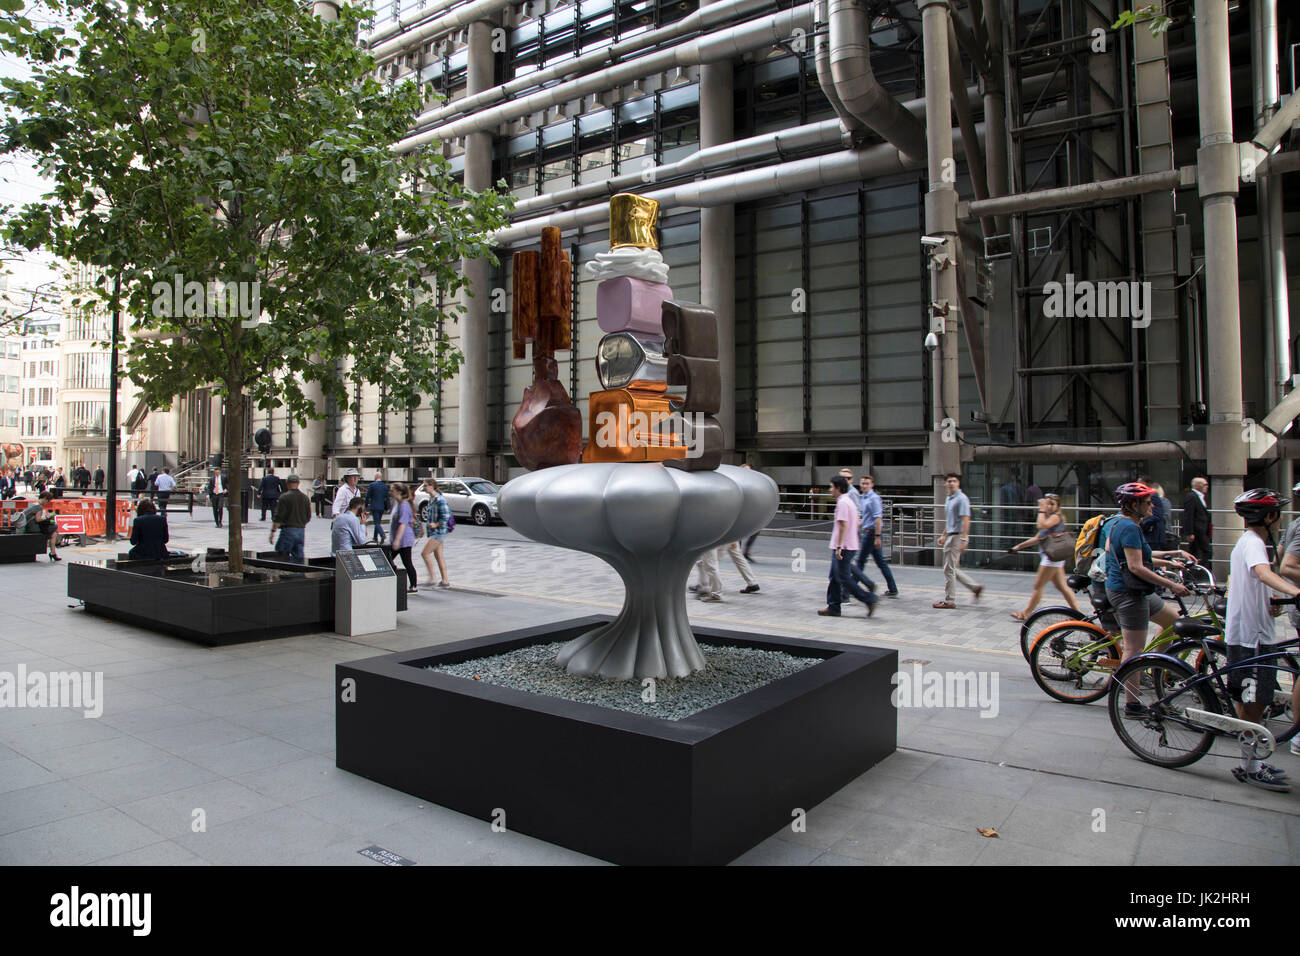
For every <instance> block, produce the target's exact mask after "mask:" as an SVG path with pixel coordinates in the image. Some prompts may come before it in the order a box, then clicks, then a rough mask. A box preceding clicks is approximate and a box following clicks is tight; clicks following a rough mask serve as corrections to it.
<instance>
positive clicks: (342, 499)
mask: <svg viewBox="0 0 1300 956" xmlns="http://www.w3.org/2000/svg"><path fill="white" fill-rule="evenodd" d="M360 480H361V472H359V471H357V470H356V469H355V468H349V469H348V470H347V471H345V472H343V484H341V485H339V490H338V491H336V492H335V493H334V509H333V511H331V512H330V513H331V514H332V515H333V516H334V517H335V518H337V517H338V516H339V515H341V514H342V513H343V511H344V509H346V508H347V506H348V502H349V501H351V500H352V499H353V498H356V497H357V496H359V495H360V494H361V492H360V491H359V490H358V489H357V482H358V481H360Z"/></svg>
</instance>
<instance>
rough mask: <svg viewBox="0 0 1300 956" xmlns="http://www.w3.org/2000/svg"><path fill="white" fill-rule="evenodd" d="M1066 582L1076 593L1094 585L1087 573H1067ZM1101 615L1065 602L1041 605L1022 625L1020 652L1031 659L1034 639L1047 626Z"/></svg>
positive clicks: (1090, 618)
mask: <svg viewBox="0 0 1300 956" xmlns="http://www.w3.org/2000/svg"><path fill="white" fill-rule="evenodd" d="M1065 583H1066V584H1068V585H1069V586H1070V590H1072V591H1073V592H1074V593H1075V594H1079V593H1080V592H1085V591H1087V590H1088V588H1089V587H1091V586H1092V578H1090V577H1088V576H1087V575H1086V574H1071V575H1067V576H1066V579H1065ZM1099 616H1100V615H1099V614H1098V613H1097V612H1096V611H1093V613H1092V614H1090V615H1089V614H1084V613H1083V612H1082V611H1076V610H1075V609H1074V608H1072V607H1069V606H1068V605H1065V604H1049V605H1048V606H1047V607H1040V608H1038V609H1037V610H1035V611H1034V612H1033V613H1031V614H1030V615H1029V616H1028V617H1026V618H1025V619H1024V621H1023V622H1022V623H1021V625H1020V653H1021V654H1023V655H1024V656H1025V660H1026V661H1028V660H1029V653H1030V651H1032V650H1033V648H1034V641H1035V640H1037V638H1038V635H1039V634H1041V633H1042V632H1043V631H1044V630H1045V629H1046V628H1048V627H1051V626H1052V625H1054V624H1064V623H1067V622H1069V621H1092V622H1094V623H1095V622H1096V621H1097V618H1098V617H1099Z"/></svg>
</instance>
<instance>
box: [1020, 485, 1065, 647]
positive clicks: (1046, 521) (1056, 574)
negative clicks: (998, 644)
mask: <svg viewBox="0 0 1300 956" xmlns="http://www.w3.org/2000/svg"><path fill="white" fill-rule="evenodd" d="M1037 520H1038V533H1037V534H1036V535H1034V536H1033V537H1032V538H1026V539H1025V540H1024V541H1021V542H1020V543H1019V544H1016V545H1013V546H1012V547H1011V548H1009V549H1008V550H1009V551H1020V550H1021V549H1022V548H1027V547H1029V546H1030V545H1033V544H1037V545H1038V547H1039V550H1040V551H1041V552H1042V557H1041V558H1040V559H1039V561H1038V573H1037V574H1035V575H1034V590H1033V591H1032V592H1031V593H1030V595H1029V604H1028V605H1027V606H1026V607H1025V609H1024V610H1023V611H1013V612H1012V613H1011V619H1012V620H1014V621H1023V620H1025V618H1027V617H1029V615H1030V614H1032V613H1034V608H1036V607H1038V602H1039V601H1041V600H1042V599H1043V588H1044V587H1046V586H1047V584H1048V582H1050V583H1051V584H1052V586H1053V587H1055V588H1056V590H1058V591H1060V592H1061V596H1062V597H1064V598H1065V602H1066V603H1067V604H1069V605H1070V607H1072V608H1074V610H1076V611H1077V610H1079V602H1078V601H1077V600H1075V597H1074V592H1073V591H1071V590H1070V588H1069V586H1068V585H1067V584H1066V583H1065V559H1066V557H1068V556H1069V553H1070V551H1071V550H1073V549H1072V547H1071V543H1070V538H1069V536H1068V535H1067V534H1066V531H1065V516H1064V515H1063V514H1061V499H1060V498H1058V497H1057V496H1056V495H1044V496H1043V497H1042V498H1039V499H1038V519H1037ZM1058 555H1060V557H1058Z"/></svg>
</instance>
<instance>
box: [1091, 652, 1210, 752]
mask: <svg viewBox="0 0 1300 956" xmlns="http://www.w3.org/2000/svg"><path fill="white" fill-rule="evenodd" d="M1196 676H1197V675H1196V672H1195V671H1194V670H1193V669H1192V668H1191V667H1190V666H1189V665H1187V664H1184V663H1182V662H1180V661H1174V660H1169V659H1167V658H1164V657H1156V656H1154V655H1147V654H1141V655H1138V656H1137V657H1134V658H1132V659H1131V660H1129V661H1126V662H1125V663H1124V664H1123V666H1121V667H1120V669H1119V670H1118V671H1117V672H1116V673H1115V680H1114V682H1113V683H1112V684H1111V686H1110V688H1109V691H1110V699H1109V700H1108V701H1107V709H1108V711H1109V713H1110V724H1111V726H1112V727H1114V728H1115V733H1116V734H1118V735H1119V739H1120V740H1121V741H1122V742H1123V743H1124V746H1125V747H1127V748H1128V749H1129V750H1131V751H1132V752H1133V753H1134V754H1135V755H1136V756H1138V757H1140V758H1141V759H1143V760H1145V761H1146V762H1147V763H1153V764H1155V765H1156V766H1157V767H1186V766H1187V765H1188V764H1193V763H1195V762H1196V761H1198V760H1200V759H1201V758H1202V757H1204V756H1205V755H1206V753H1207V752H1209V749H1210V745H1211V744H1212V743H1214V734H1213V733H1211V732H1210V731H1208V730H1204V729H1202V728H1200V727H1189V726H1186V725H1184V724H1181V723H1178V722H1177V721H1175V720H1171V719H1169V718H1170V717H1171V716H1181V715H1183V714H1184V713H1185V712H1186V711H1187V710H1188V709H1197V710H1206V711H1209V712H1210V713H1213V714H1217V713H1219V712H1220V711H1219V702H1218V699H1217V698H1216V697H1215V695H1214V694H1213V693H1212V692H1211V691H1210V689H1209V687H1207V686H1206V683H1205V682H1202V683H1199V684H1189V681H1192V680H1194V679H1195V678H1196ZM1145 678H1149V679H1145ZM1128 683H1131V684H1132V690H1133V698H1134V699H1135V700H1136V701H1137V702H1138V704H1140V705H1141V707H1142V708H1143V712H1142V716H1141V717H1135V718H1127V717H1125V713H1124V705H1125V704H1126V703H1127V702H1128V699H1129V688H1128V686H1127V684H1128ZM1183 688H1186V689H1185V690H1183V692H1182V693H1181V694H1178V691H1179V690H1181V689H1183ZM1173 694H1178V696H1176V697H1172V699H1168V698H1170V695H1173Z"/></svg>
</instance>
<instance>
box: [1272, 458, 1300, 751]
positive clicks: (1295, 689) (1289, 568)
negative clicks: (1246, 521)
mask: <svg viewBox="0 0 1300 956" xmlns="http://www.w3.org/2000/svg"><path fill="white" fill-rule="evenodd" d="M1291 495H1292V497H1294V496H1296V495H1300V484H1297V485H1296V486H1295V487H1294V488H1292V489H1291ZM1277 556H1278V558H1279V559H1280V561H1281V563H1280V564H1279V565H1278V569H1277V570H1278V573H1279V574H1281V575H1282V577H1284V578H1286V579H1287V580H1288V581H1290V582H1291V583H1292V584H1300V518H1296V519H1295V520H1294V521H1292V522H1291V524H1290V525H1288V526H1287V529H1286V533H1285V534H1283V535H1282V543H1281V544H1279V545H1278V547H1277ZM1290 619H1291V626H1292V627H1293V628H1295V632H1296V635H1297V636H1300V608H1298V607H1294V606H1293V607H1292V608H1291V618H1290ZM1291 711H1292V713H1297V714H1300V680H1295V681H1293V686H1292V688H1291ZM1291 752H1292V753H1293V754H1295V755H1297V756H1300V734H1296V735H1295V736H1294V737H1292V738H1291Z"/></svg>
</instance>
